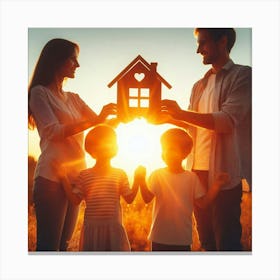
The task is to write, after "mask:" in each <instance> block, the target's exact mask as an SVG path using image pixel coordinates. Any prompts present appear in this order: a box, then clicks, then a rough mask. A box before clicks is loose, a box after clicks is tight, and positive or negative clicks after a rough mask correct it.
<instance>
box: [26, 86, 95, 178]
mask: <svg viewBox="0 0 280 280" xmlns="http://www.w3.org/2000/svg"><path fill="white" fill-rule="evenodd" d="M29 102H30V103H29V104H30V109H31V111H32V113H33V116H34V119H35V122H36V126H37V130H38V133H39V136H40V149H41V155H40V157H39V159H38V163H37V166H36V169H35V175H34V177H35V178H36V177H38V176H42V177H44V178H46V179H49V180H52V181H55V182H59V178H58V170H57V164H63V165H64V166H65V167H66V170H67V173H68V175H69V178H70V180H71V179H72V178H74V177H75V176H76V175H77V174H78V173H79V171H80V170H81V169H84V168H85V153H84V149H83V143H84V133H83V132H82V133H78V134H76V135H72V136H68V137H65V135H64V130H65V126H66V125H68V124H73V123H78V122H80V121H84V120H87V119H89V118H93V117H95V116H96V114H95V113H94V112H93V111H92V110H91V109H90V108H89V107H88V106H87V105H86V104H85V102H84V101H83V100H82V99H81V98H80V97H79V95H78V94H75V93H72V92H64V95H63V96H61V97H60V96H57V95H55V94H53V92H52V91H51V90H50V89H48V88H46V87H44V86H40V85H38V86H35V87H33V88H32V89H31V93H30V101H29Z"/></svg>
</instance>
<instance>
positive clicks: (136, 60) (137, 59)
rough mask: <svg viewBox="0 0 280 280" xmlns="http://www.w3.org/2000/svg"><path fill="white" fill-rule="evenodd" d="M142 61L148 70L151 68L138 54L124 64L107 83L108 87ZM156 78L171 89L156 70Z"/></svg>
mask: <svg viewBox="0 0 280 280" xmlns="http://www.w3.org/2000/svg"><path fill="white" fill-rule="evenodd" d="M139 62H140V63H142V64H143V65H144V66H145V67H146V68H148V70H151V65H150V64H149V63H148V62H147V61H146V60H145V59H144V58H143V57H142V56H141V55H138V56H137V57H136V58H135V59H134V60H133V61H132V62H131V63H129V65H128V66H126V67H125V68H124V69H123V70H122V71H121V72H120V73H119V74H118V75H117V76H116V77H115V78H114V79H113V80H112V81H111V82H110V83H109V84H108V87H109V88H110V87H112V86H113V85H114V84H115V83H116V82H117V81H118V80H120V79H121V78H122V77H123V76H125V75H126V73H127V72H129V71H130V69H131V68H132V67H133V66H134V65H135V64H137V63H139ZM156 75H157V78H158V79H159V80H160V81H161V82H162V83H163V84H164V85H165V86H166V87H167V88H169V89H171V87H172V86H171V85H170V84H169V83H168V82H167V81H166V80H165V79H164V78H163V77H161V76H160V75H159V73H158V72H156Z"/></svg>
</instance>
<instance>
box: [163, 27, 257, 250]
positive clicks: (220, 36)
mask: <svg viewBox="0 0 280 280" xmlns="http://www.w3.org/2000/svg"><path fill="white" fill-rule="evenodd" d="M194 34H195V36H196V37H197V43H198V48H197V53H199V54H201V55H202V58H203V64H205V65H208V64H210V65H212V67H211V69H210V70H209V71H208V72H207V73H206V74H205V76H204V77H203V78H202V79H201V80H199V81H198V82H197V83H195V85H194V86H193V89H192V94H191V98H190V105H189V110H188V111H184V110H182V109H181V108H180V107H179V106H178V104H177V103H176V102H175V101H171V100H163V101H162V109H163V111H166V112H167V113H169V114H170V115H171V116H172V117H173V118H174V119H176V120H179V121H183V122H184V123H185V124H186V123H187V124H188V125H189V126H188V127H189V131H190V133H191V135H192V137H193V140H194V148H193V152H192V155H191V157H190V158H189V160H188V166H189V168H192V170H193V171H195V172H196V173H197V175H198V176H199V178H200V179H201V181H202V182H203V184H204V186H205V188H206V189H207V188H208V186H211V184H212V182H213V179H214V177H215V175H216V174H217V173H219V172H227V173H229V175H230V177H231V180H230V182H229V183H228V184H227V185H225V186H224V187H223V188H222V190H221V191H220V194H219V195H218V197H217V198H216V200H215V201H214V202H213V204H212V206H211V209H207V210H206V211H205V212H201V211H200V210H199V209H198V208H196V209H195V217H196V220H197V225H198V233H199V237H200V241H201V244H202V247H203V248H204V249H205V250H219V251H241V250H242V245H241V234H242V227H241V223H240V215H241V205H240V204H241V197H242V182H241V180H242V179H243V178H246V179H247V181H248V182H249V184H251V142H252V141H251V104H252V100H251V96H252V93H251V91H252V85H251V67H249V66H242V65H237V64H234V62H233V61H232V60H231V58H230V51H231V48H232V47H233V45H234V43H235V38H236V33H235V30H234V29H233V28H196V29H195V31H194Z"/></svg>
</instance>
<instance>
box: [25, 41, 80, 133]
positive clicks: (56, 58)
mask: <svg viewBox="0 0 280 280" xmlns="http://www.w3.org/2000/svg"><path fill="white" fill-rule="evenodd" d="M75 50H79V46H78V45H77V44H76V43H73V42H71V41H68V40H65V39H52V40H50V41H49V42H47V44H46V45H45V46H44V48H43V49H42V51H41V54H40V56H39V59H38V61H37V64H36V66H35V69H34V72H33V76H32V78H31V80H30V83H29V86H28V128H29V129H34V128H35V127H36V124H35V121H34V118H33V115H32V111H31V109H30V106H29V100H30V91H31V89H32V88H33V87H34V86H36V85H42V86H47V85H49V84H50V83H51V82H53V81H54V78H55V76H56V73H57V71H58V70H59V69H60V67H61V66H62V65H63V64H64V63H65V61H66V60H67V59H68V58H69V57H71V56H72V55H73V53H74V51H75Z"/></svg>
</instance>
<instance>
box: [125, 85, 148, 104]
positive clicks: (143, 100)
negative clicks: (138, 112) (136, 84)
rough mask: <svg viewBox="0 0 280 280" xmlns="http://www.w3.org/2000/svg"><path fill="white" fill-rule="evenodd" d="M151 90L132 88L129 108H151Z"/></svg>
mask: <svg viewBox="0 0 280 280" xmlns="http://www.w3.org/2000/svg"><path fill="white" fill-rule="evenodd" d="M149 98H150V89H149V88H130V89H129V107H133V108H149Z"/></svg>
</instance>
